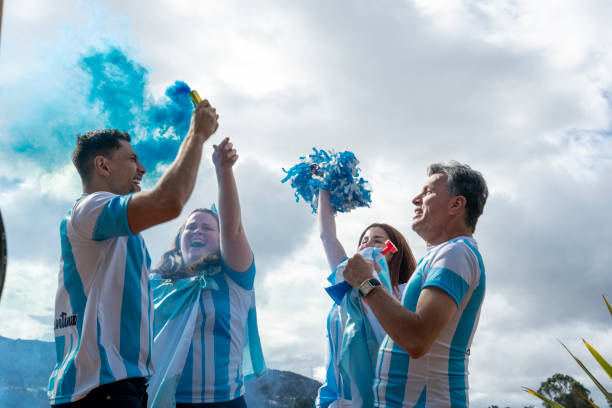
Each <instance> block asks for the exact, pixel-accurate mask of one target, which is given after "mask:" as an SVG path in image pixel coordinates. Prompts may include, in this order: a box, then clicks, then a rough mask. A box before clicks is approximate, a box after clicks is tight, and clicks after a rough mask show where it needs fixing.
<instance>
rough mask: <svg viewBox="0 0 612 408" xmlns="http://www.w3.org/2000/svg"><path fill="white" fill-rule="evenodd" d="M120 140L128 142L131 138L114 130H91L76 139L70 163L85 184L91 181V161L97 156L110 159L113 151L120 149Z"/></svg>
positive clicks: (125, 133)
mask: <svg viewBox="0 0 612 408" xmlns="http://www.w3.org/2000/svg"><path fill="white" fill-rule="evenodd" d="M120 140H125V141H126V142H130V141H131V138H130V135H129V134H128V133H127V132H121V131H119V130H115V129H102V130H91V131H89V132H87V133H83V134H82V135H79V136H77V137H76V147H75V148H74V152H73V153H72V163H74V166H75V167H76V168H77V170H78V172H79V175H80V176H81V180H83V182H85V183H87V182H89V181H90V179H91V176H92V174H93V159H94V158H95V157H96V156H98V155H102V156H104V157H107V158H110V156H111V155H112V153H113V151H114V150H116V149H119V148H120V147H121V143H120Z"/></svg>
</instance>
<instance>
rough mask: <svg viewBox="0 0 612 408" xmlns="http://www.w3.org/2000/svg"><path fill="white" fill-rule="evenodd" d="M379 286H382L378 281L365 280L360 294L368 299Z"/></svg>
mask: <svg viewBox="0 0 612 408" xmlns="http://www.w3.org/2000/svg"><path fill="white" fill-rule="evenodd" d="M377 286H380V281H379V280H378V279H374V278H372V279H367V280H364V281H363V282H362V283H361V285H359V288H358V290H359V294H360V295H361V296H363V297H366V296H368V294H369V293H370V292H371V291H372V290H374V288H375V287H377Z"/></svg>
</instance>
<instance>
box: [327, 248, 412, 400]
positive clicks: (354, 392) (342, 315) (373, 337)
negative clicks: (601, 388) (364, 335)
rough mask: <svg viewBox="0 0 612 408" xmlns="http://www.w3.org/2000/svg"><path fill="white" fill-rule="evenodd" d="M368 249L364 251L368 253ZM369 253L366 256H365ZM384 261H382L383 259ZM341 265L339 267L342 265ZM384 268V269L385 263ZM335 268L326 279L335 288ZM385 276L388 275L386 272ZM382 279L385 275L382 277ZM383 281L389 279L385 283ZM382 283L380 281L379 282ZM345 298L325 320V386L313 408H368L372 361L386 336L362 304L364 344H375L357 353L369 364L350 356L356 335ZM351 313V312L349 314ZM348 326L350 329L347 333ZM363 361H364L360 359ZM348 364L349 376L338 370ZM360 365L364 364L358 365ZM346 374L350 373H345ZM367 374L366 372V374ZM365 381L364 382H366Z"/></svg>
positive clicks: (339, 277) (338, 279)
mask: <svg viewBox="0 0 612 408" xmlns="http://www.w3.org/2000/svg"><path fill="white" fill-rule="evenodd" d="M371 250H372V248H370V249H367V250H366V252H367V251H370V252H371ZM368 253H369V252H368ZM383 259H384V258H383ZM343 263H344V261H343ZM343 263H341V265H342V264H343ZM385 268H387V265H386V263H385ZM339 269H343V268H340V266H339V267H337V268H336V269H335V270H334V271H333V272H332V274H331V275H330V276H329V277H328V278H327V279H328V281H329V282H330V283H331V284H332V285H335V284H338V283H340V282H342V281H344V277H343V275H342V272H341V271H340V270H339ZM386 274H387V275H388V271H387V272H386ZM384 276H386V275H384ZM386 280H387V281H388V280H390V278H387V279H386ZM383 281H384V280H383ZM405 285H406V284H405V283H404V284H401V285H399V288H398V289H399V290H400V292H399V293H401V291H402V290H403V289H404V286H405ZM348 298H349V296H345V297H344V298H343V300H342V302H341V304H336V303H334V304H333V305H332V307H331V310H330V311H329V314H328V316H327V339H328V359H327V371H326V373H325V383H324V384H323V385H322V386H321V387H320V388H319V391H318V395H317V399H316V402H315V405H316V407H317V408H341V407H355V408H356V407H365V406H368V405H369V406H371V404H372V399H373V398H372V388H371V383H372V380H371V379H372V377H373V375H374V363H375V359H376V353H377V351H378V347H377V346H378V345H379V344H380V343H381V342H382V340H383V338H384V337H385V336H386V333H385V331H384V330H383V328H382V326H381V325H380V323H379V322H378V320H377V319H376V316H375V315H374V312H372V310H371V309H370V308H369V306H368V305H367V304H366V303H365V302H363V301H362V302H361V305H362V309H361V312H359V314H361V318H362V319H361V321H362V322H363V324H364V325H366V324H367V325H368V326H369V327H368V328H367V329H366V330H367V332H368V333H369V334H370V336H368V339H367V342H372V343H375V347H371V348H369V349H368V350H361V351H363V352H366V353H370V352H371V356H370V357H371V362H369V363H368V362H367V357H366V356H361V355H357V356H355V355H353V354H352V353H351V350H354V348H352V347H349V343H350V341H351V340H349V339H350V338H354V337H355V336H356V335H359V334H358V333H356V330H355V323H356V322H355V320H354V318H353V319H349V314H350V313H349V310H348V309H349V305H348V303H347V302H348ZM353 313H354V311H353ZM347 325H348V326H353V327H350V328H348V329H347ZM364 357H366V358H365V359H364ZM343 359H344V363H345V367H346V363H349V364H348V366H350V367H354V368H356V369H355V370H353V371H352V372H347V370H344V371H343V370H342V368H341V366H342V363H343ZM362 363H364V364H362ZM349 371H350V369H349ZM368 371H369V372H368ZM366 379H367V380H368V381H366ZM364 383H367V384H370V387H369V388H367V389H364V387H362V386H361V385H363V384H364Z"/></svg>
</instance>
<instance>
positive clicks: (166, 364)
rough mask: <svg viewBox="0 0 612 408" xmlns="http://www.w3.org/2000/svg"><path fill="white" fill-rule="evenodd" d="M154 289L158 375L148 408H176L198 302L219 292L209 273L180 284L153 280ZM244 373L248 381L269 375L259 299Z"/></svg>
mask: <svg viewBox="0 0 612 408" xmlns="http://www.w3.org/2000/svg"><path fill="white" fill-rule="evenodd" d="M218 273H221V272H218ZM151 288H152V290H153V299H154V300H153V301H154V305H155V319H154V324H153V331H154V336H155V337H154V347H153V363H154V367H155V371H154V373H153V376H152V377H151V379H150V381H149V386H148V389H147V392H148V393H149V405H148V407H149V408H171V407H172V408H173V407H175V406H176V401H175V393H176V389H177V386H178V383H179V380H180V378H181V375H182V372H183V368H184V366H185V361H186V359H187V353H188V352H189V346H190V344H191V340H192V337H193V332H194V328H195V324H196V320H197V316H198V300H199V298H200V296H201V294H202V291H203V290H218V289H219V288H218V286H217V283H216V282H215V281H214V280H213V279H211V278H210V275H209V274H207V273H206V272H203V273H200V274H199V275H197V276H194V277H191V278H185V279H176V280H172V279H158V278H155V277H152V278H151ZM253 296H254V295H253ZM242 370H243V374H244V379H245V380H247V379H249V378H251V377H253V376H260V375H262V374H264V373H265V372H266V364H265V361H264V358H263V352H262V348H261V342H260V339H259V331H258V329H257V312H256V308H255V299H253V302H252V304H251V309H250V310H249V312H248V316H247V324H246V332H245V342H244V351H243V359H242Z"/></svg>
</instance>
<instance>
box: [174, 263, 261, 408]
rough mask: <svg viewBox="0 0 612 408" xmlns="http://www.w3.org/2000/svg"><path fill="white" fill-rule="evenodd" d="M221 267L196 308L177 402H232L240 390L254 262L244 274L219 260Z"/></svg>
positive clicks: (241, 391)
mask: <svg viewBox="0 0 612 408" xmlns="http://www.w3.org/2000/svg"><path fill="white" fill-rule="evenodd" d="M221 266H222V272H221V273H217V274H214V275H211V276H210V277H209V278H208V279H212V280H214V282H215V283H216V285H213V286H216V288H214V289H207V290H203V291H202V294H201V296H200V299H199V313H198V316H197V320H196V323H195V330H194V333H193V338H192V340H191V345H190V347H189V352H188V354H187V360H186V361H185V366H184V369H183V374H182V376H181V379H180V381H179V384H178V388H177V390H176V402H182V403H210V402H223V401H231V400H233V399H236V398H238V397H240V396H242V395H244V392H245V387H244V376H243V372H242V360H243V354H244V342H245V330H246V326H247V317H248V313H249V309H251V310H253V307H252V306H253V302H254V301H255V297H254V293H253V283H254V280H255V263H253V264H252V265H251V267H250V268H249V270H248V271H246V272H244V273H240V272H236V271H233V270H232V269H230V267H229V266H227V264H226V263H225V262H224V261H223V259H221Z"/></svg>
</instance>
